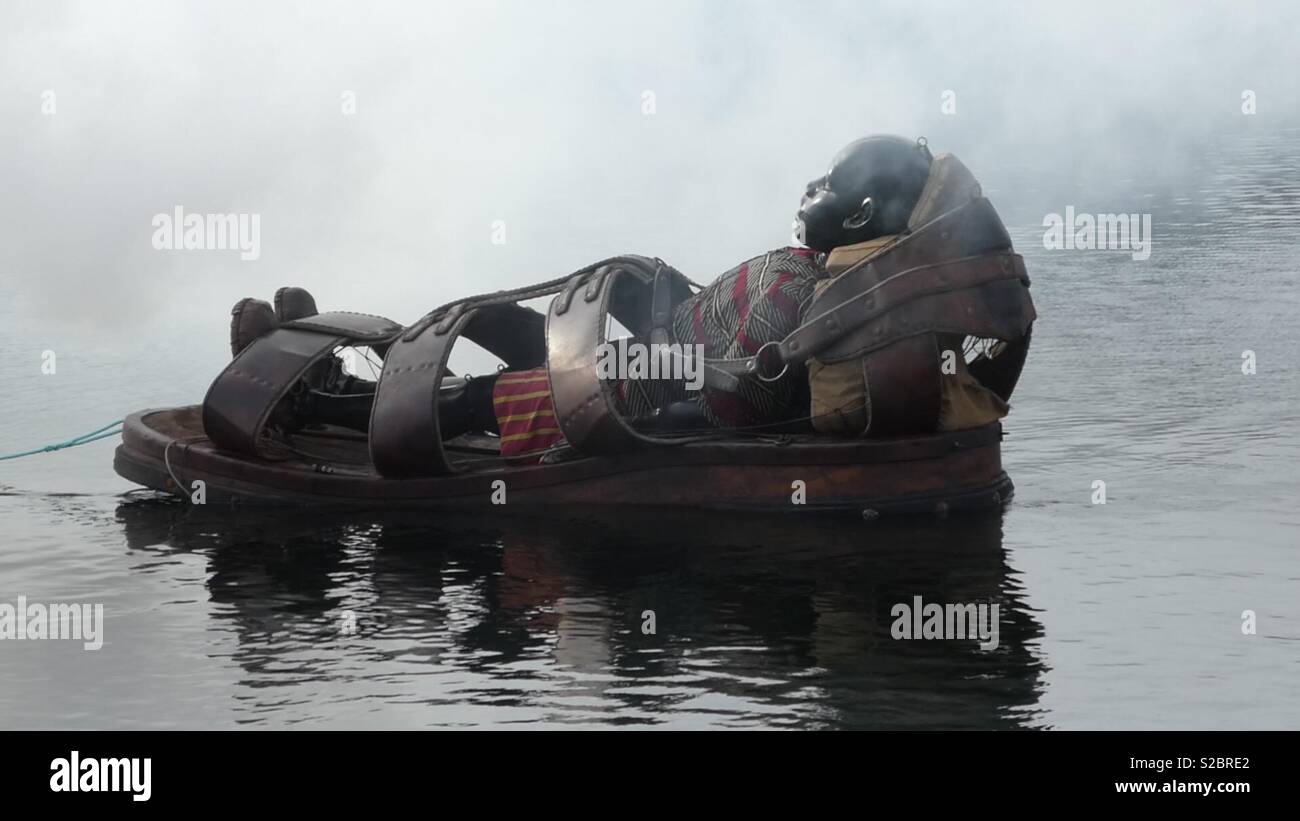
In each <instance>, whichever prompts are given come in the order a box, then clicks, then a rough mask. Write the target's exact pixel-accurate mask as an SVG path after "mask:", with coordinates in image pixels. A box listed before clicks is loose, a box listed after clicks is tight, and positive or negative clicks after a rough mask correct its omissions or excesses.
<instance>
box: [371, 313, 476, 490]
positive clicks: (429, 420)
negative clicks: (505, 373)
mask: <svg viewBox="0 0 1300 821" xmlns="http://www.w3.org/2000/svg"><path fill="white" fill-rule="evenodd" d="M478 310H479V309H477V308H470V309H468V310H464V311H461V312H459V313H458V314H457V316H456V319H455V320H454V321H453V322H452V323H451V326H450V327H449V328H448V329H447V332H446V333H438V329H439V325H438V324H437V323H427V324H425V326H424V330H423V331H422V332H421V333H420V334H418V335H417V336H415V337H413V338H407V337H403V338H402V339H399V340H398V341H397V342H394V343H393V345H392V347H391V348H389V350H388V357H387V358H386V359H384V370H383V373H382V374H380V377H379V384H378V385H377V386H376V387H375V402H374V405H373V406H372V407H371V409H370V459H371V461H372V462H374V465H375V469H376V470H378V471H379V473H380V474H382V475H384V476H388V477H392V478H403V477H410V476H432V475H437V474H446V473H451V472H453V471H454V469H455V468H454V467H453V466H452V464H451V462H450V461H448V459H447V453H446V451H445V450H444V449H443V446H442V435H441V433H440V432H439V430H438V386H439V385H440V384H441V383H442V378H443V376H444V375H445V374H446V372H447V359H448V357H450V356H451V349H452V346H453V345H454V344H455V343H456V338H457V337H458V336H460V334H461V332H462V331H463V330H464V329H465V326H467V325H468V324H469V323H470V322H471V321H473V320H474V318H475V316H476V312H477V311H478Z"/></svg>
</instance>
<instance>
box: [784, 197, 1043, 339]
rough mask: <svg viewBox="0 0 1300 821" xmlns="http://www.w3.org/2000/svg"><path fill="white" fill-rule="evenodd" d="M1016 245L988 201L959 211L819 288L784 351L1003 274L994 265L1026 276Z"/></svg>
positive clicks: (977, 200) (967, 206)
mask: <svg viewBox="0 0 1300 821" xmlns="http://www.w3.org/2000/svg"><path fill="white" fill-rule="evenodd" d="M1010 247H1011V238H1010V237H1009V236H1008V235H1007V232H1006V229H1005V228H1004V227H1003V225H1002V220H1001V219H999V218H998V215H997V212H996V211H994V210H993V206H992V205H991V204H990V203H989V201H988V200H987V199H984V198H982V197H981V198H979V199H976V200H972V201H971V202H969V203H967V204H965V205H962V206H960V207H958V208H955V209H953V210H952V211H950V212H949V213H947V214H945V215H944V216H942V217H940V218H938V219H936V220H933V221H931V222H930V223H928V224H927V225H925V226H924V227H922V228H921V229H920V230H918V231H917V232H915V233H913V234H910V235H908V236H906V237H904V238H903V239H901V240H899V241H898V242H896V243H894V244H893V245H892V246H890V247H889V248H888V249H886V250H885V251H883V252H881V253H880V254H878V255H876V256H874V257H871V258H869V259H866V260H864V261H863V262H862V263H859V264H858V265H854V266H852V267H851V268H849V269H848V270H847V271H845V272H844V273H843V274H841V275H839V276H838V277H837V278H836V279H835V280H834V281H833V282H831V284H830V285H829V286H827V287H826V288H825V289H821V290H819V291H818V293H817V295H816V296H815V297H814V298H813V302H812V304H811V305H810V306H809V309H808V316H809V317H810V319H809V320H808V321H806V322H805V323H804V324H803V325H801V326H800V327H799V328H798V329H797V330H795V332H794V333H792V334H790V336H788V337H786V339H785V340H784V341H782V343H781V353H782V356H783V357H784V358H785V359H786V361H790V362H793V361H803V360H805V359H807V358H808V357H809V356H813V355H816V354H817V353H818V352H819V351H821V350H822V349H824V348H826V347H828V346H829V345H831V344H833V343H834V342H835V341H836V340H837V339H839V337H841V336H842V335H844V334H845V333H846V332H848V331H850V330H852V329H853V328H854V327H856V326H858V325H860V324H862V323H864V322H866V321H868V320H870V319H871V318H872V317H874V316H879V315H881V314H884V313H887V312H888V311H891V310H893V309H894V308H896V307H897V306H898V305H900V304H903V303H905V302H907V301H908V300H911V299H915V298H917V297H918V296H919V295H921V294H923V293H927V292H930V291H933V290H945V291H947V290H958V289H960V288H963V287H967V286H968V285H971V284H978V282H979V281H987V280H988V279H989V278H992V277H997V276H999V272H998V271H996V270H992V271H990V270H989V269H988V268H987V266H988V265H990V264H996V265H998V266H999V267H1002V266H1008V267H1009V266H1015V265H1016V264H1019V266H1020V267H1019V270H1018V272H1012V271H1009V270H1007V268H1006V267H1004V268H1003V270H1002V271H1001V275H1005V276H1009V277H1011V276H1019V275H1023V272H1024V268H1023V263H1022V262H1021V263H1017V262H1016V261H1015V260H1016V259H1018V255H1015V254H1013V253H1011V251H1010ZM995 252H1001V253H995ZM989 257H991V259H988V258H989ZM1011 258H1015V259H1011ZM967 261H969V262H967ZM970 262H975V263H976V264H975V265H974V266H972V265H970ZM899 274H905V275H904V276H898V275H899ZM980 277H983V279H978V278H980ZM913 279H915V280H916V284H915V285H913V283H912V282H911V280H913ZM882 341H887V340H882Z"/></svg>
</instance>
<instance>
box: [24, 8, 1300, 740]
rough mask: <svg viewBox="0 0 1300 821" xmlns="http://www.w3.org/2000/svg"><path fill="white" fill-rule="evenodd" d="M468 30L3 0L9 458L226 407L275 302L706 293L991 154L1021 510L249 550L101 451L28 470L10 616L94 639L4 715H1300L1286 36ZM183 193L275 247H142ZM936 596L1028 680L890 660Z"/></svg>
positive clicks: (927, 20)
mask: <svg viewBox="0 0 1300 821" xmlns="http://www.w3.org/2000/svg"><path fill="white" fill-rule="evenodd" d="M466 5H467V4H455V5H452V4H437V5H434V6H432V7H430V8H424V7H418V6H414V5H412V6H410V7H407V6H396V5H380V6H377V7H365V6H360V5H356V6H353V5H340V4H328V3H311V4H302V5H299V6H290V5H276V6H273V7H270V8H266V7H263V6H259V5H257V4H251V3H248V4H241V3H226V4H222V5H221V6H201V5H197V4H195V5H192V6H191V5H175V4H173V5H167V4H131V5H125V4H108V3H88V4H85V5H61V4H57V3H54V4H51V3H17V4H14V3H9V4H5V6H4V8H3V10H0V350H3V351H4V356H3V357H0V384H4V385H5V386H6V390H5V394H4V397H3V399H0V408H3V409H4V410H5V411H6V412H5V413H4V414H0V452H9V451H14V450H19V449H26V448H28V447H35V446H39V445H41V444H44V443H46V442H51V441H55V440H61V439H66V438H68V437H70V436H72V435H75V434H77V433H80V432H83V431H86V430H89V429H91V428H93V427H96V426H98V425H100V424H103V423H105V422H108V421H110V420H112V419H114V418H120V417H121V416H123V415H124V414H125V413H127V412H130V411H133V410H137V409H140V408H144V407H158V406H166V405H175V404H189V403H193V402H197V401H199V400H200V399H201V397H202V395H203V392H204V391H205V390H206V388H207V386H208V384H209V383H210V382H211V380H212V378H213V377H214V376H215V375H216V373H217V372H218V370H219V369H220V368H221V367H222V365H223V364H224V362H225V361H227V360H228V357H229V352H228V348H227V327H226V323H227V321H228V308H229V305H231V304H232V303H233V302H235V301H236V300H237V299H238V298H240V297H243V296H247V295H256V296H259V297H262V298H266V299H269V298H270V296H271V295H272V293H273V292H274V291H275V289H276V288H277V287H279V286H281V285H285V284H298V285H304V286H306V287H308V288H310V289H311V290H312V291H313V292H314V293H315V294H316V296H317V298H318V300H319V303H320V305H321V307H322V309H325V310H330V309H347V310H359V311H366V312H375V313H380V314H385V315H388V316H392V317H393V318H394V319H397V320H399V321H403V322H410V321H412V320H414V319H415V318H416V317H417V316H419V315H420V314H422V313H424V312H425V311H427V310H428V309H430V308H432V307H434V306H436V305H437V304H439V303H441V302H444V301H446V300H448V299H451V298H455V297H459V296H463V295H466V294H468V293H472V292H473V293H477V292H482V291H489V290H494V289H498V288H506V287H513V286H518V285H522V284H526V283H528V282H531V281H534V280H541V279H545V278H550V277H553V276H557V275H560V274H563V273H566V272H568V271H571V270H574V269H576V268H579V267H581V266H582V265H585V264H586V263H588V262H591V261H593V260H595V259H598V258H601V257H604V256H608V255H610V254H614V253H620V252H627V251H631V252H640V253H647V254H651V255H657V256H660V257H662V258H664V259H665V260H667V261H668V262H670V263H672V264H673V265H675V266H677V267H679V268H680V269H681V270H683V271H684V272H685V273H687V274H688V275H690V276H692V277H693V278H694V279H696V280H699V281H708V280H710V279H712V278H713V277H714V276H716V275H717V274H719V273H720V272H722V271H724V270H726V269H727V268H728V267H730V266H731V265H733V264H735V263H736V262H737V261H739V260H741V259H744V258H746V257H748V256H751V255H752V254H754V253H758V252H759V251H762V250H764V249H767V248H770V247H775V246H779V245H782V244H785V243H787V242H788V240H789V234H790V222H791V218H792V215H793V211H794V208H795V206H796V204H797V201H798V194H799V192H800V191H801V190H802V186H803V185H804V183H805V182H806V181H807V180H808V179H810V178H812V177H814V176H817V175H818V174H820V173H822V172H823V171H824V170H825V165H826V162H827V160H828V159H829V158H830V156H831V155H832V154H833V153H834V151H835V150H836V149H838V148H839V147H840V146H841V145H842V144H844V143H846V142H847V141H849V140H851V139H853V138H855V137H857V136H861V135H863V134H867V133H872V132H879V131H890V132H896V133H901V134H905V135H909V136H913V135H925V136H926V137H927V138H928V139H929V141H930V144H931V146H932V147H933V148H934V150H935V151H936V152H939V151H952V152H954V153H956V154H957V155H958V156H959V157H961V158H962V160H963V161H964V162H965V163H966V164H967V165H968V166H969V167H970V168H971V169H972V170H973V171H974V173H975V174H976V175H977V176H978V177H979V178H980V180H981V182H982V183H983V185H984V190H985V192H986V193H987V194H988V195H989V196H990V198H991V199H992V201H993V202H994V204H995V205H996V206H997V208H998V209H999V212H1000V213H1001V214H1002V216H1003V219H1004V220H1005V222H1006V223H1007V226H1008V229H1009V230H1010V231H1011V233H1012V236H1013V239H1014V241H1015V244H1016V249H1017V251H1019V252H1020V253H1022V254H1024V255H1025V258H1026V264H1027V267H1028V270H1029V272H1030V275H1031V276H1032V278H1033V283H1034V284H1033V296H1034V300H1035V303H1036V305H1037V308H1038V312H1039V315H1040V320H1039V322H1038V323H1037V325H1036V327H1035V332H1034V344H1033V348H1032V350H1031V352H1030V356H1029V361H1028V365H1027V367H1026V371H1025V375H1024V378H1023V380H1022V382H1021V384H1020V386H1019V388H1018V389H1017V393H1016V395H1015V398H1014V401H1013V410H1012V412H1011V415H1010V416H1009V417H1008V419H1007V420H1006V428H1007V432H1008V438H1007V440H1006V441H1005V442H1004V445H1003V458H1004V463H1005V465H1006V469H1007V471H1008V473H1009V474H1010V475H1011V477H1012V479H1013V480H1014V481H1015V483H1016V486H1017V493H1016V498H1015V500H1014V501H1013V503H1012V504H1011V506H1010V507H1009V508H1008V510H1007V511H1006V513H1005V515H1004V516H1000V517H999V516H995V517H979V518H976V519H974V520H970V519H961V520H952V521H949V522H943V523H934V522H913V523H909V524H904V525H892V524H888V523H881V525H882V526H879V527H872V526H870V525H865V524H864V525H857V524H856V523H855V524H853V525H844V524H837V525H834V526H822V525H818V526H808V527H807V528H806V529H798V528H795V529H790V528H784V529H779V528H773V527H772V526H770V525H767V524H762V523H758V522H746V521H735V520H733V519H725V520H724V519H718V520H707V519H706V520H705V521H695V520H691V521H689V522H688V521H687V519H686V518H683V519H682V520H681V522H679V523H678V527H677V532H674V533H673V534H672V536H671V538H668V537H666V536H664V537H661V536H659V535H658V530H662V529H663V527H662V523H659V524H658V525H656V523H655V522H653V521H652V522H648V523H647V522H640V523H638V522H636V521H634V520H627V521H623V522H615V523H613V524H608V523H607V524H606V525H604V526H592V525H589V524H584V523H579V524H573V523H568V522H538V521H531V520H529V521H524V522H522V523H513V522H505V523H493V522H464V521H445V520H437V521H430V520H428V519H427V518H426V519H420V518H415V519H412V518H393V517H374V518H365V517H362V518H359V519H358V518H356V517H330V516H316V515H312V516H304V517H296V516H273V517H269V518H265V517H262V518H259V517H256V516H249V517H247V518H243V517H241V518H239V519H238V520H233V521H232V520H230V519H229V518H222V517H219V516H216V517H214V515H211V514H207V515H205V514H204V512H202V511H195V510H190V509H186V508H183V507H181V506H180V505H179V504H173V503H170V502H164V501H159V500H157V499H154V498H152V497H151V496H150V495H149V494H132V495H130V496H127V497H123V496H120V495H119V494H122V493H124V492H126V491H128V490H129V487H130V486H129V485H128V484H127V483H125V482H124V481H123V480H121V479H119V478H118V477H117V476H116V475H114V474H113V473H112V470H111V467H110V461H111V453H110V451H111V448H110V447H109V445H110V444H111V443H110V442H103V443H97V444H94V445H89V446H86V447H84V448H79V449H76V450H73V451H67V452H61V453H58V454H52V455H48V456H40V457H34V458H30V459H25V460H20V461H16V462H0V521H2V522H3V529H4V534H5V535H4V537H3V539H0V543H2V544H3V547H4V550H3V551H0V602H11V603H12V601H13V600H14V599H15V598H16V596H17V595H19V594H23V595H26V596H28V597H29V598H31V599H33V600H36V599H41V598H44V599H68V600H81V601H91V600H93V601H99V602H103V603H104V604H105V612H106V615H107V624H106V636H107V637H106V642H105V647H104V649H102V650H100V651H97V652H96V653H87V652H83V651H81V650H80V649H77V648H73V647H71V646H65V645H64V644H63V643H58V642H4V643H3V644H0V671H2V672H0V726H4V727H81V726H93V727H119V726H120V727H136V726H168V727H170V726H243V725H255V726H272V727H278V726H286V725H293V724H306V725H309V726H430V725H431V726H465V725H472V726H516V725H518V724H524V725H542V726H552V725H560V724H564V725H575V724H576V725H581V726H593V725H609V724H615V725H636V726H641V725H647V724H659V725H667V726H686V727H700V726H721V727H736V726H780V727H915V726H959V727H999V728H1000V727H1015V726H1027V727H1260V728H1266V727H1288V728H1296V727H1300V703H1297V701H1296V699H1295V696H1294V686H1293V684H1294V681H1295V677H1296V675H1297V673H1300V644H1297V642H1300V604H1298V602H1300V598H1297V596H1296V595H1295V591H1296V589H1297V588H1296V584H1297V582H1298V581H1300V573H1298V572H1297V570H1296V564H1295V556H1296V549H1297V547H1300V544H1297V533H1300V515H1298V514H1297V513H1296V511H1297V509H1298V508H1297V505H1296V500H1297V499H1298V498H1300V475H1297V473H1296V471H1295V465H1296V464H1297V462H1298V461H1300V411H1298V410H1297V404H1296V397H1297V395H1300V365H1298V364H1297V361H1296V357H1295V351H1296V350H1298V349H1300V330H1298V329H1300V325H1298V324H1297V322H1296V320H1295V318H1296V317H1297V316H1300V297H1298V296H1297V286H1298V285H1300V282H1298V281H1297V279H1298V277H1297V269H1296V262H1295V260H1296V258H1297V252H1300V240H1298V239H1297V237H1300V231H1298V230H1297V229H1300V105H1298V104H1297V101H1300V88H1298V87H1297V85H1298V84H1300V79H1298V78H1300V71H1297V68H1300V65H1297V63H1300V58H1298V57H1297V56H1296V50H1295V47H1294V36H1295V35H1294V32H1295V31H1296V30H1297V24H1300V9H1298V8H1297V7H1295V6H1294V5H1290V4H1284V3H1276V4H1273V3H1259V4H1247V3H1238V2H1234V3H1223V4H1208V3H1207V4H1196V5H1195V6H1192V5H1190V4H1181V3H1151V4H1142V5H1141V6H1135V5H1130V4H1119V3H1116V4H1088V5H1084V6H1073V7H1069V8H1063V7H1043V6H1041V5H1037V4H1028V3H1025V4H1021V3H1006V4H1000V3H980V4H955V3H954V4H944V3H923V4H922V3H883V4H878V5H869V4H863V3H856V2H855V3H819V4H812V3H809V4H788V3H786V4H779V3H743V4H742V3H723V2H717V3H715V2H710V3H655V4H640V5H627V4H611V3H590V4H583V3H569V2H565V3H558V4H541V3H490V4H473V6H472V7H470V8H466V7H465V6H466ZM46 90H53V91H54V92H55V95H56V98H55V99H56V100H57V113H55V114H53V115H52V116H51V115H47V114H43V113H42V107H41V106H42V93H43V92H44V91H46ZM345 90H350V91H353V92H355V95H356V96H355V100H356V113H355V114H353V115H350V116H349V115H344V114H342V113H341V110H340V95H341V94H342V92H344V91H345ZM949 90H950V91H953V92H954V93H955V95H956V96H955V100H956V113H955V114H952V115H945V114H943V113H942V111H941V104H942V102H943V97H942V95H943V93H944V92H945V91H949ZM1245 90H1250V91H1253V92H1254V94H1255V99H1256V101H1257V113H1255V114H1253V115H1246V114H1243V113H1242V105H1243V100H1242V93H1243V91H1245ZM646 91H652V92H653V94H654V98H653V99H654V113H653V114H645V113H643V104H644V100H645V98H644V96H643V95H644V92H646ZM176 205H181V206H183V207H184V208H185V210H186V211H187V212H197V213H207V212H223V213H224V212H239V213H258V214H261V216H262V238H261V239H262V248H261V251H262V253H261V256H260V258H259V259H258V260H256V261H250V262H241V261H240V260H239V258H238V252H234V251H226V252H222V251H181V252H163V251H155V250H154V249H153V248H152V246H151V244H150V238H151V235H152V231H153V229H152V227H151V224H150V220H151V218H152V217H153V215H155V214H158V213H165V212H170V211H171V209H172V208H173V207H174V206H176ZM1067 206H1073V207H1074V208H1076V209H1077V210H1078V211H1080V212H1088V213H1149V214H1151V215H1152V218H1153V226H1154V227H1153V232H1154V237H1153V251H1152V255H1151V257H1150V259H1149V260H1146V261H1141V262H1139V261H1135V260H1134V259H1132V258H1131V256H1130V254H1129V253H1128V252H1121V251H1051V250H1047V249H1045V248H1044V247H1043V243H1042V236H1043V227H1042V220H1043V217H1044V215H1046V214H1048V213H1062V212H1064V210H1065V208H1066V207H1067ZM496 220H503V221H504V222H505V232H506V242H505V244H503V245H495V244H493V243H492V241H491V240H492V231H493V222H494V221H496ZM47 349H50V350H54V351H56V352H57V353H58V357H59V358H58V373H57V375H54V376H45V375H42V374H41V371H40V362H41V358H40V357H41V352H42V351H44V350H47ZM1247 350H1250V351H1253V352H1254V353H1255V355H1256V357H1257V359H1258V363H1259V365H1258V373H1256V374H1255V375H1253V376H1247V375H1244V374H1243V373H1242V371H1241V362H1242V359H1241V356H1242V353H1243V352H1244V351H1247ZM1097 479H1101V480H1104V481H1106V483H1107V488H1108V501H1107V504H1106V505H1104V506H1102V505H1093V504H1091V503H1090V496H1091V493H1092V490H1091V483H1092V482H1093V481H1095V480H1097ZM657 529H658V530H657ZM915 593H920V594H922V595H925V596H926V597H927V599H932V600H935V601H944V600H975V599H980V600H984V599H989V600H998V601H1000V602H1002V606H1003V613H1004V617H1003V618H1004V623H1003V630H1002V636H1003V646H1002V647H1001V648H1000V649H999V650H998V651H996V652H994V653H989V654H984V653H981V652H980V651H978V650H977V649H975V648H974V645H973V643H972V644H971V645H969V646H967V645H963V644H954V643H949V642H930V643H926V642H915V643H912V642H896V641H891V640H890V639H889V636H888V631H889V623H890V617H889V606H890V605H891V604H893V603H894V602H897V601H905V600H908V599H910V597H911V595H913V594H915ZM645 609H654V610H656V612H657V613H658V614H659V622H658V626H659V633H658V635H657V636H646V635H643V634H642V633H641V632H640V625H641V620H640V615H641V613H642V612H643V611H644V610H645ZM1246 609H1251V610H1254V611H1255V612H1256V613H1257V615H1258V619H1259V634H1258V635H1256V636H1243V635H1242V633H1241V630H1240V625H1241V613H1242V611H1243V610H1246ZM347 612H351V613H353V614H354V615H355V617H356V620H357V634H356V635H354V636H351V637H346V636H341V635H340V633H339V624H340V619H341V617H342V615H343V614H344V613H347ZM78 647H79V646H78ZM91 682H93V685H92V684H91Z"/></svg>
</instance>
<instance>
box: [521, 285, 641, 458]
mask: <svg viewBox="0 0 1300 821" xmlns="http://www.w3.org/2000/svg"><path fill="white" fill-rule="evenodd" d="M579 276H580V275H579ZM576 279H577V277H575V280H576ZM593 283H594V284H595V285H596V290H595V292H594V293H591V292H590V291H584V290H581V289H578V290H577V292H576V293H575V295H574V297H573V298H572V299H571V300H570V301H569V302H568V304H567V305H566V304H565V303H564V302H563V294H561V296H559V297H556V299H555V300H554V301H553V302H552V303H551V309H550V310H549V311H548V312H547V319H546V341H547V349H548V355H547V369H548V372H549V375H550V380H551V397H552V399H553V400H554V402H555V417H556V420H557V421H558V422H559V425H560V430H562V431H564V438H565V439H566V440H567V441H568V443H569V444H570V445H571V446H572V447H574V448H576V449H578V450H579V451H580V452H583V453H613V452H619V451H623V450H632V449H634V448H636V447H637V446H639V445H640V444H641V443H642V442H643V441H644V440H645V437H643V436H641V435H640V434H638V433H636V431H634V430H632V428H631V427H630V426H629V425H628V424H627V423H626V422H624V421H623V419H622V418H621V417H620V416H619V415H618V412H617V411H616V410H615V409H614V405H613V402H612V401H611V399H612V398H611V397H610V396H609V390H608V386H607V385H606V384H605V380H603V379H601V378H600V377H599V375H598V373H597V369H596V357H597V347H598V346H599V345H600V344H601V343H602V342H604V341H605V325H606V318H607V317H608V315H609V311H610V303H611V302H612V301H613V295H614V293H615V292H624V293H626V292H627V291H628V290H630V289H636V290H639V291H650V290H651V289H652V288H653V286H652V285H648V284H647V283H646V282H645V281H644V280H643V279H641V278H640V277H638V276H636V275H635V274H634V273H633V272H631V271H628V270H626V269H625V268H624V267H623V266H617V265H616V266H612V267H611V269H610V270H609V271H607V272H605V273H604V274H603V275H601V276H600V277H598V278H596V279H594V280H593ZM566 292H567V289H566ZM589 294H590V296H591V298H590V299H588V295H589ZM646 296H647V297H648V296H649V295H648V294H647V295H646Z"/></svg>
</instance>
